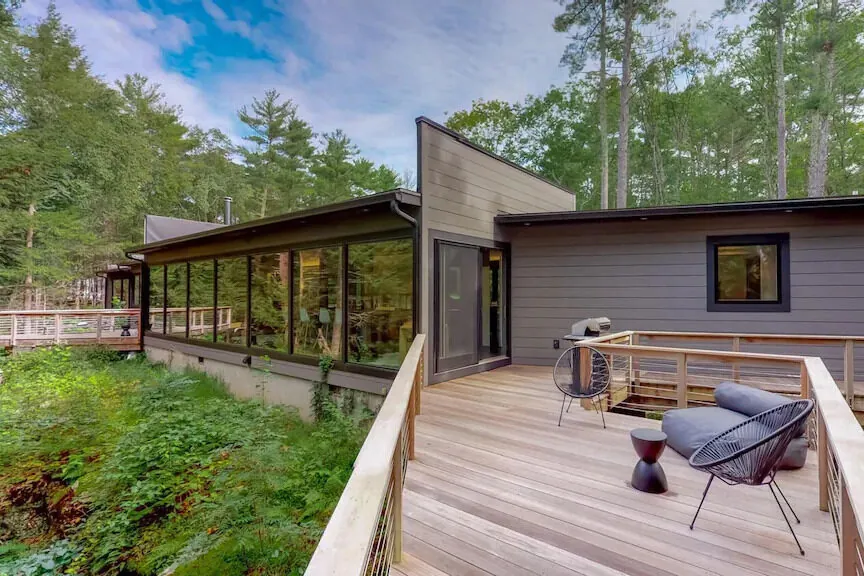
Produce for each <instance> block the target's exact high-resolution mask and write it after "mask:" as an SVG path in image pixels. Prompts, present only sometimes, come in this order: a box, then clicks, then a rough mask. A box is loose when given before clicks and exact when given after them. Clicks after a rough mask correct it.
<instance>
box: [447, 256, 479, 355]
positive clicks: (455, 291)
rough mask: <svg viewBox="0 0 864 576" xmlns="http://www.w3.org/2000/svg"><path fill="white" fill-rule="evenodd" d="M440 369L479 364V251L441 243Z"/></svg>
mask: <svg viewBox="0 0 864 576" xmlns="http://www.w3.org/2000/svg"><path fill="white" fill-rule="evenodd" d="M439 253H440V262H439V266H440V268H439V274H440V279H439V287H438V290H439V295H438V297H439V303H440V304H439V305H440V310H441V326H440V333H439V336H438V337H439V346H438V355H439V363H438V368H439V370H450V369H453V368H459V367H461V366H468V365H470V364H476V363H477V327H478V319H477V315H478V310H477V307H478V302H477V281H478V276H479V272H478V267H479V255H478V254H479V249H478V248H475V247H473V246H461V245H457V244H447V243H443V242H442V243H441V244H440V250H439Z"/></svg>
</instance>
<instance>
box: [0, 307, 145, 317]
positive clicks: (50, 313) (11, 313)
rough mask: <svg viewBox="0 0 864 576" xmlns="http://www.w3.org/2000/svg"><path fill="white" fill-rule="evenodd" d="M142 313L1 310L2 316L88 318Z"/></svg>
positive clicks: (128, 310) (131, 310)
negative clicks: (99, 315)
mask: <svg viewBox="0 0 864 576" xmlns="http://www.w3.org/2000/svg"><path fill="white" fill-rule="evenodd" d="M139 312H141V310H139V309H138V308H81V309H75V310H0V316H53V315H55V314H60V315H61V316H86V315H92V314H104V315H114V316H128V315H130V314H138V313H139Z"/></svg>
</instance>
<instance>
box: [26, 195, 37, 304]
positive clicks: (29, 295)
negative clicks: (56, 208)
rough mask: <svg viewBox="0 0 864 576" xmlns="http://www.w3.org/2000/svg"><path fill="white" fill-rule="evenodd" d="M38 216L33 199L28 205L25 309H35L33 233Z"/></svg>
mask: <svg viewBox="0 0 864 576" xmlns="http://www.w3.org/2000/svg"><path fill="white" fill-rule="evenodd" d="M35 216H36V203H35V202H33V201H31V202H30V206H28V207H27V238H26V244H25V246H26V248H27V259H26V260H25V261H26V262H27V276H25V277H24V309H25V310H32V309H33V235H34V234H35V227H36V223H35V222H33V220H34V219H35Z"/></svg>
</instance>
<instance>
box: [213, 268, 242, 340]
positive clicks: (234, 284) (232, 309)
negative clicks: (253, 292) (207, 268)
mask: <svg viewBox="0 0 864 576" xmlns="http://www.w3.org/2000/svg"><path fill="white" fill-rule="evenodd" d="M216 265H217V270H216V278H217V284H218V286H217V290H216V298H217V300H218V304H219V305H218V309H217V311H216V313H217V319H218V322H217V324H218V328H219V331H218V341H219V342H227V343H229V344H240V345H243V346H245V345H246V313H247V307H246V271H247V270H246V257H245V256H241V257H239V258H225V259H220V260H219V261H218V262H217V263H216Z"/></svg>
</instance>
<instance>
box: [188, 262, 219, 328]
mask: <svg viewBox="0 0 864 576" xmlns="http://www.w3.org/2000/svg"><path fill="white" fill-rule="evenodd" d="M189 337H190V338H192V339H195V340H209V341H210V342H212V341H213V261H212V260H198V261H196V262H192V263H190V264H189Z"/></svg>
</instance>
